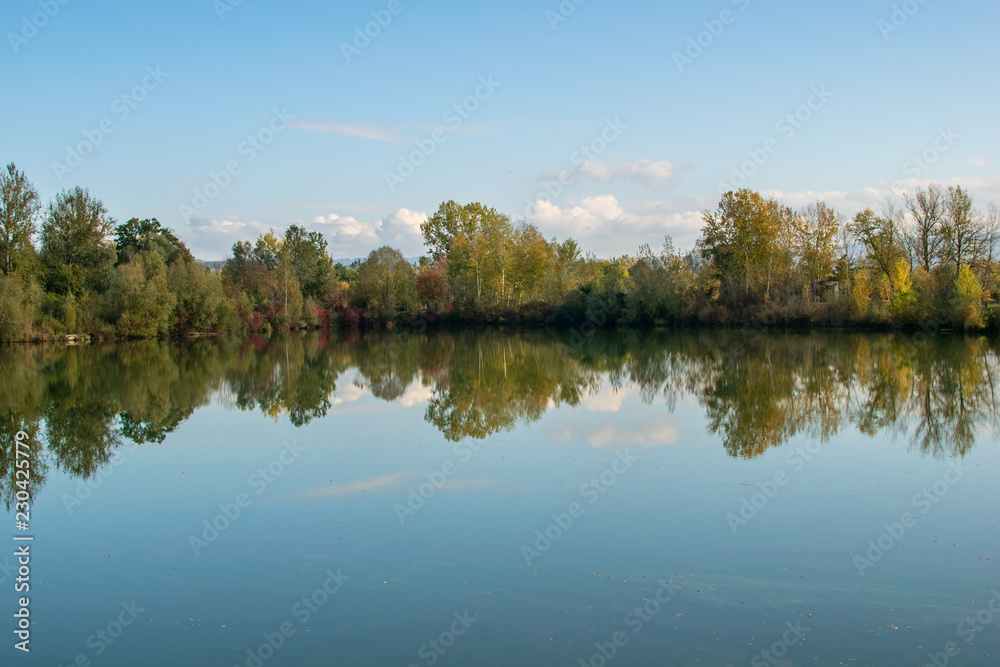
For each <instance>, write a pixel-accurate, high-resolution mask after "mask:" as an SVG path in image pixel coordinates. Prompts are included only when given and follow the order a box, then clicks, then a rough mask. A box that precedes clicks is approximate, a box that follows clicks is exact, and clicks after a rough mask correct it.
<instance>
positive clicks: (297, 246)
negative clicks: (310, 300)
mask: <svg viewBox="0 0 1000 667" xmlns="http://www.w3.org/2000/svg"><path fill="white" fill-rule="evenodd" d="M282 250H283V251H284V252H285V253H287V254H288V259H289V261H290V262H291V265H292V268H293V269H294V270H295V276H296V278H297V279H298V281H299V285H300V286H301V288H302V293H303V294H305V295H306V296H314V295H316V294H317V293H318V292H320V290H321V289H322V288H323V286H324V285H325V284H326V283H327V281H328V280H329V279H330V277H331V276H332V275H333V260H332V259H330V255H328V254H327V252H326V239H324V238H323V234H322V232H308V231H306V230H305V229H303V228H302V227H299V226H298V225H292V226H291V227H289V228H288V229H287V230H285V239H284V243H283V244H282Z"/></svg>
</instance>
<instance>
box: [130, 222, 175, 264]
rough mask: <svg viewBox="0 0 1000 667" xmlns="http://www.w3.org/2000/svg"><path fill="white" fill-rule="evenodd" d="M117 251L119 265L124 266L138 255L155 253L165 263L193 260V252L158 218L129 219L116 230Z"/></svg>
mask: <svg viewBox="0 0 1000 667" xmlns="http://www.w3.org/2000/svg"><path fill="white" fill-rule="evenodd" d="M115 251H116V253H117V256H118V260H117V262H118V264H123V263H126V262H128V261H129V259H130V258H131V257H132V256H133V255H136V254H138V253H143V252H149V251H155V252H157V253H158V254H159V255H160V257H161V258H162V259H163V261H165V262H168V263H169V262H173V261H175V260H177V259H180V258H184V259H193V257H192V255H191V252H190V251H189V250H188V249H187V246H185V245H184V244H183V243H182V242H181V240H180V239H178V238H177V236H176V235H175V234H174V233H173V232H172V231H171V230H170V229H167V228H166V227H164V226H163V225H162V224H160V221H159V220H157V219H156V218H146V219H145V220H140V219H139V218H129V220H128V221H127V222H123V223H121V224H120V225H118V226H117V227H116V228H115Z"/></svg>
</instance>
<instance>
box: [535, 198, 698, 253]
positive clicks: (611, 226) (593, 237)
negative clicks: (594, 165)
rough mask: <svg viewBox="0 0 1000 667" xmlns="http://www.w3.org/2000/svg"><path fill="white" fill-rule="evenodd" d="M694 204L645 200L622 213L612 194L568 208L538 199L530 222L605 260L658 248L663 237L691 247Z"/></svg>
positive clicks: (695, 229)
mask: <svg viewBox="0 0 1000 667" xmlns="http://www.w3.org/2000/svg"><path fill="white" fill-rule="evenodd" d="M692 203H693V202H690V201H681V200H678V201H673V202H645V203H642V204H638V205H636V206H634V207H633V209H632V210H631V211H626V210H625V209H624V208H623V207H622V206H621V204H620V203H619V202H618V199H617V198H616V197H615V196H614V195H599V196H594V197H586V198H585V199H583V200H581V201H580V202H578V203H576V204H572V205H569V206H566V207H560V206H559V205H557V204H553V203H552V202H549V201H546V200H544V199H540V200H538V201H537V202H535V205H534V207H533V208H532V210H531V211H530V212H529V213H530V215H529V216H528V219H529V221H530V222H533V223H534V224H536V225H538V227H539V228H540V229H541V230H542V231H543V232H544V233H545V234H546V235H548V234H551V233H555V234H556V235H557V236H559V237H560V238H562V237H566V236H572V237H573V238H574V239H576V240H577V241H578V242H579V243H580V246H581V247H582V248H584V249H588V250H589V249H594V250H595V251H597V252H599V254H600V256H602V257H608V256H611V255H619V254H625V253H628V254H631V253H635V252H636V251H637V250H638V249H639V246H640V245H642V244H643V243H649V244H650V245H651V246H652V247H653V248H659V247H660V246H661V244H662V243H663V237H664V236H667V235H669V236H671V237H673V239H674V242H675V245H676V246H677V247H679V248H682V249H684V248H690V247H693V246H694V242H695V239H696V238H697V237H698V234H699V233H700V231H701V226H702V220H701V210H700V209H699V210H691V209H690V208H689V207H690V206H691V204H692Z"/></svg>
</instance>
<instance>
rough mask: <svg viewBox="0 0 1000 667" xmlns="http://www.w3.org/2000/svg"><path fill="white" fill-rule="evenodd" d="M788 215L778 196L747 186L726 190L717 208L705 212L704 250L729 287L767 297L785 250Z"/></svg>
mask: <svg viewBox="0 0 1000 667" xmlns="http://www.w3.org/2000/svg"><path fill="white" fill-rule="evenodd" d="M789 217H790V216H789V215H788V214H787V211H786V210H785V209H784V208H783V207H782V206H781V204H779V203H778V201H777V200H776V199H773V198H765V197H764V196H763V195H761V194H759V193H757V192H753V191H751V190H746V189H743V190H738V191H736V192H733V191H730V192H727V193H725V194H724V195H722V200H721V201H720V202H719V208H718V210H717V211H715V212H714V213H713V212H710V211H705V213H704V214H703V215H702V219H703V220H704V222H705V227H704V229H703V231H702V240H701V247H702V253H703V254H704V255H705V256H706V257H708V258H711V259H712V261H713V262H714V263H715V264H716V266H718V268H719V270H720V271H721V274H722V276H724V277H725V278H726V279H728V280H729V282H730V289H732V290H734V291H736V292H738V293H741V296H743V297H756V296H759V295H762V296H763V298H764V300H765V301H766V300H768V299H769V298H770V292H771V279H772V276H773V273H774V269H775V264H776V260H778V259H780V258H779V256H780V255H781V254H782V253H783V252H784V251H785V250H786V244H787V225H788V220H789Z"/></svg>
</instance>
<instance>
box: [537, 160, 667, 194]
mask: <svg viewBox="0 0 1000 667" xmlns="http://www.w3.org/2000/svg"><path fill="white" fill-rule="evenodd" d="M677 172H678V169H677V167H676V165H674V163H673V162H668V161H666V160H635V161H634V162H626V161H625V160H623V159H622V158H621V157H618V156H613V157H609V158H606V159H600V160H588V161H587V162H584V163H583V164H582V165H580V166H579V167H578V168H577V169H576V171H569V170H567V169H564V168H560V167H553V168H550V169H546V170H545V171H544V172H542V174H541V175H540V176H539V177H538V179H539V180H540V181H549V182H552V181H558V182H559V183H561V184H562V185H564V186H569V185H574V184H576V183H579V182H580V181H582V180H584V179H590V180H591V181H595V182H597V183H613V182H615V181H629V182H632V183H636V184H638V185H641V186H643V187H647V188H653V189H654V190H666V189H667V188H669V187H670V185H671V184H672V183H673V180H674V177H675V176H677Z"/></svg>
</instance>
